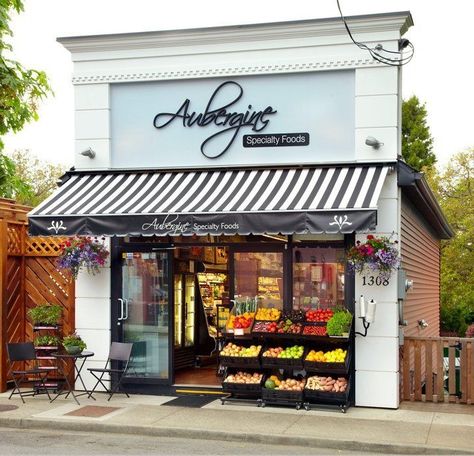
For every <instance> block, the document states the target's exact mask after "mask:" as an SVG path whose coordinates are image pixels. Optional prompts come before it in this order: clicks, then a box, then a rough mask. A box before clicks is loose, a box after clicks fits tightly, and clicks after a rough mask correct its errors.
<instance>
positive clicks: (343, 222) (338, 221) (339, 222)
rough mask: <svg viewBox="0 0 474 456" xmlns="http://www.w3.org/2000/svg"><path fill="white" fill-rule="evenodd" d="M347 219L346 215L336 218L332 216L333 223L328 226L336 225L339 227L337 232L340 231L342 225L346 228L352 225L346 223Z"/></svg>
mask: <svg viewBox="0 0 474 456" xmlns="http://www.w3.org/2000/svg"><path fill="white" fill-rule="evenodd" d="M347 220H348V217H347V215H344V216H341V215H340V216H337V215H335V216H334V222H331V223H330V224H329V225H331V226H332V225H337V226H338V227H339V231H340V230H341V229H342V227H343V226H344V225H348V226H351V225H352V222H348V221H347Z"/></svg>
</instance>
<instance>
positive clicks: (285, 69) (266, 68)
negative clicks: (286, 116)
mask: <svg viewBox="0 0 474 456" xmlns="http://www.w3.org/2000/svg"><path fill="white" fill-rule="evenodd" d="M367 66H371V67H373V66H383V65H382V64H381V63H379V62H376V61H375V60H373V59H371V58H365V59H343V58H341V59H331V60H325V61H317V62H300V63H280V64H263V65H243V66H232V67H212V68H188V69H181V70H179V69H177V70H175V71H142V72H141V71H134V72H123V73H103V74H87V75H86V74H82V75H76V76H74V77H73V78H72V82H73V84H93V83H114V82H142V81H161V80H170V79H194V78H207V77H219V76H246V75H255V74H274V73H300V72H308V71H328V70H336V69H337V70H341V69H353V68H359V67H367Z"/></svg>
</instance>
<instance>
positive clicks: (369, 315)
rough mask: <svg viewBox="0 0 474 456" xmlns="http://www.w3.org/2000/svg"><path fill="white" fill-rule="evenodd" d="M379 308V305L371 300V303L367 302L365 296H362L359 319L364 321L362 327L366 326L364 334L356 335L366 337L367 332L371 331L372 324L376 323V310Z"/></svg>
mask: <svg viewBox="0 0 474 456" xmlns="http://www.w3.org/2000/svg"><path fill="white" fill-rule="evenodd" d="M376 308H377V303H376V302H375V301H374V300H373V299H371V300H370V301H369V302H366V301H365V298H364V296H363V295H360V299H359V318H360V319H361V320H362V325H363V326H364V332H363V333H360V332H358V331H356V334H359V336H362V337H366V336H367V330H368V329H369V326H370V323H373V322H374V321H375V310H376Z"/></svg>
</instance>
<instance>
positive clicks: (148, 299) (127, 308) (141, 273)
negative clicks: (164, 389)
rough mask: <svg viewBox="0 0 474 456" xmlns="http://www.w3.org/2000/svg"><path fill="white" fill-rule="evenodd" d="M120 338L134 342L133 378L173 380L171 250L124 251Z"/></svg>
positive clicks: (118, 324) (119, 321) (120, 303)
mask: <svg viewBox="0 0 474 456" xmlns="http://www.w3.org/2000/svg"><path fill="white" fill-rule="evenodd" d="M121 278H122V281H121V282H122V290H121V291H122V293H121V297H120V298H118V312H117V314H118V315H117V323H116V324H117V326H118V328H119V331H118V335H119V337H118V339H119V340H120V341H123V342H133V350H132V360H131V363H130V369H129V375H128V377H129V378H130V380H132V379H133V378H136V379H150V380H152V379H156V380H158V379H162V380H164V379H169V320H170V316H169V309H170V306H169V290H168V287H169V284H168V252H124V253H123V254H122V266H121Z"/></svg>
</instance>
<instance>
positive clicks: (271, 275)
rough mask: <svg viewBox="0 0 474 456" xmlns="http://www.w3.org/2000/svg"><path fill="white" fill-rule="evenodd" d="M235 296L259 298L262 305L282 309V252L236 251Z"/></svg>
mask: <svg viewBox="0 0 474 456" xmlns="http://www.w3.org/2000/svg"><path fill="white" fill-rule="evenodd" d="M234 277H235V283H234V285H235V297H236V298H237V297H239V298H240V299H242V298H244V299H245V298H255V297H256V296H257V297H258V299H259V303H260V305H261V306H263V307H276V308H278V309H283V296H284V290H283V253H282V252H236V253H235V254H234Z"/></svg>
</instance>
